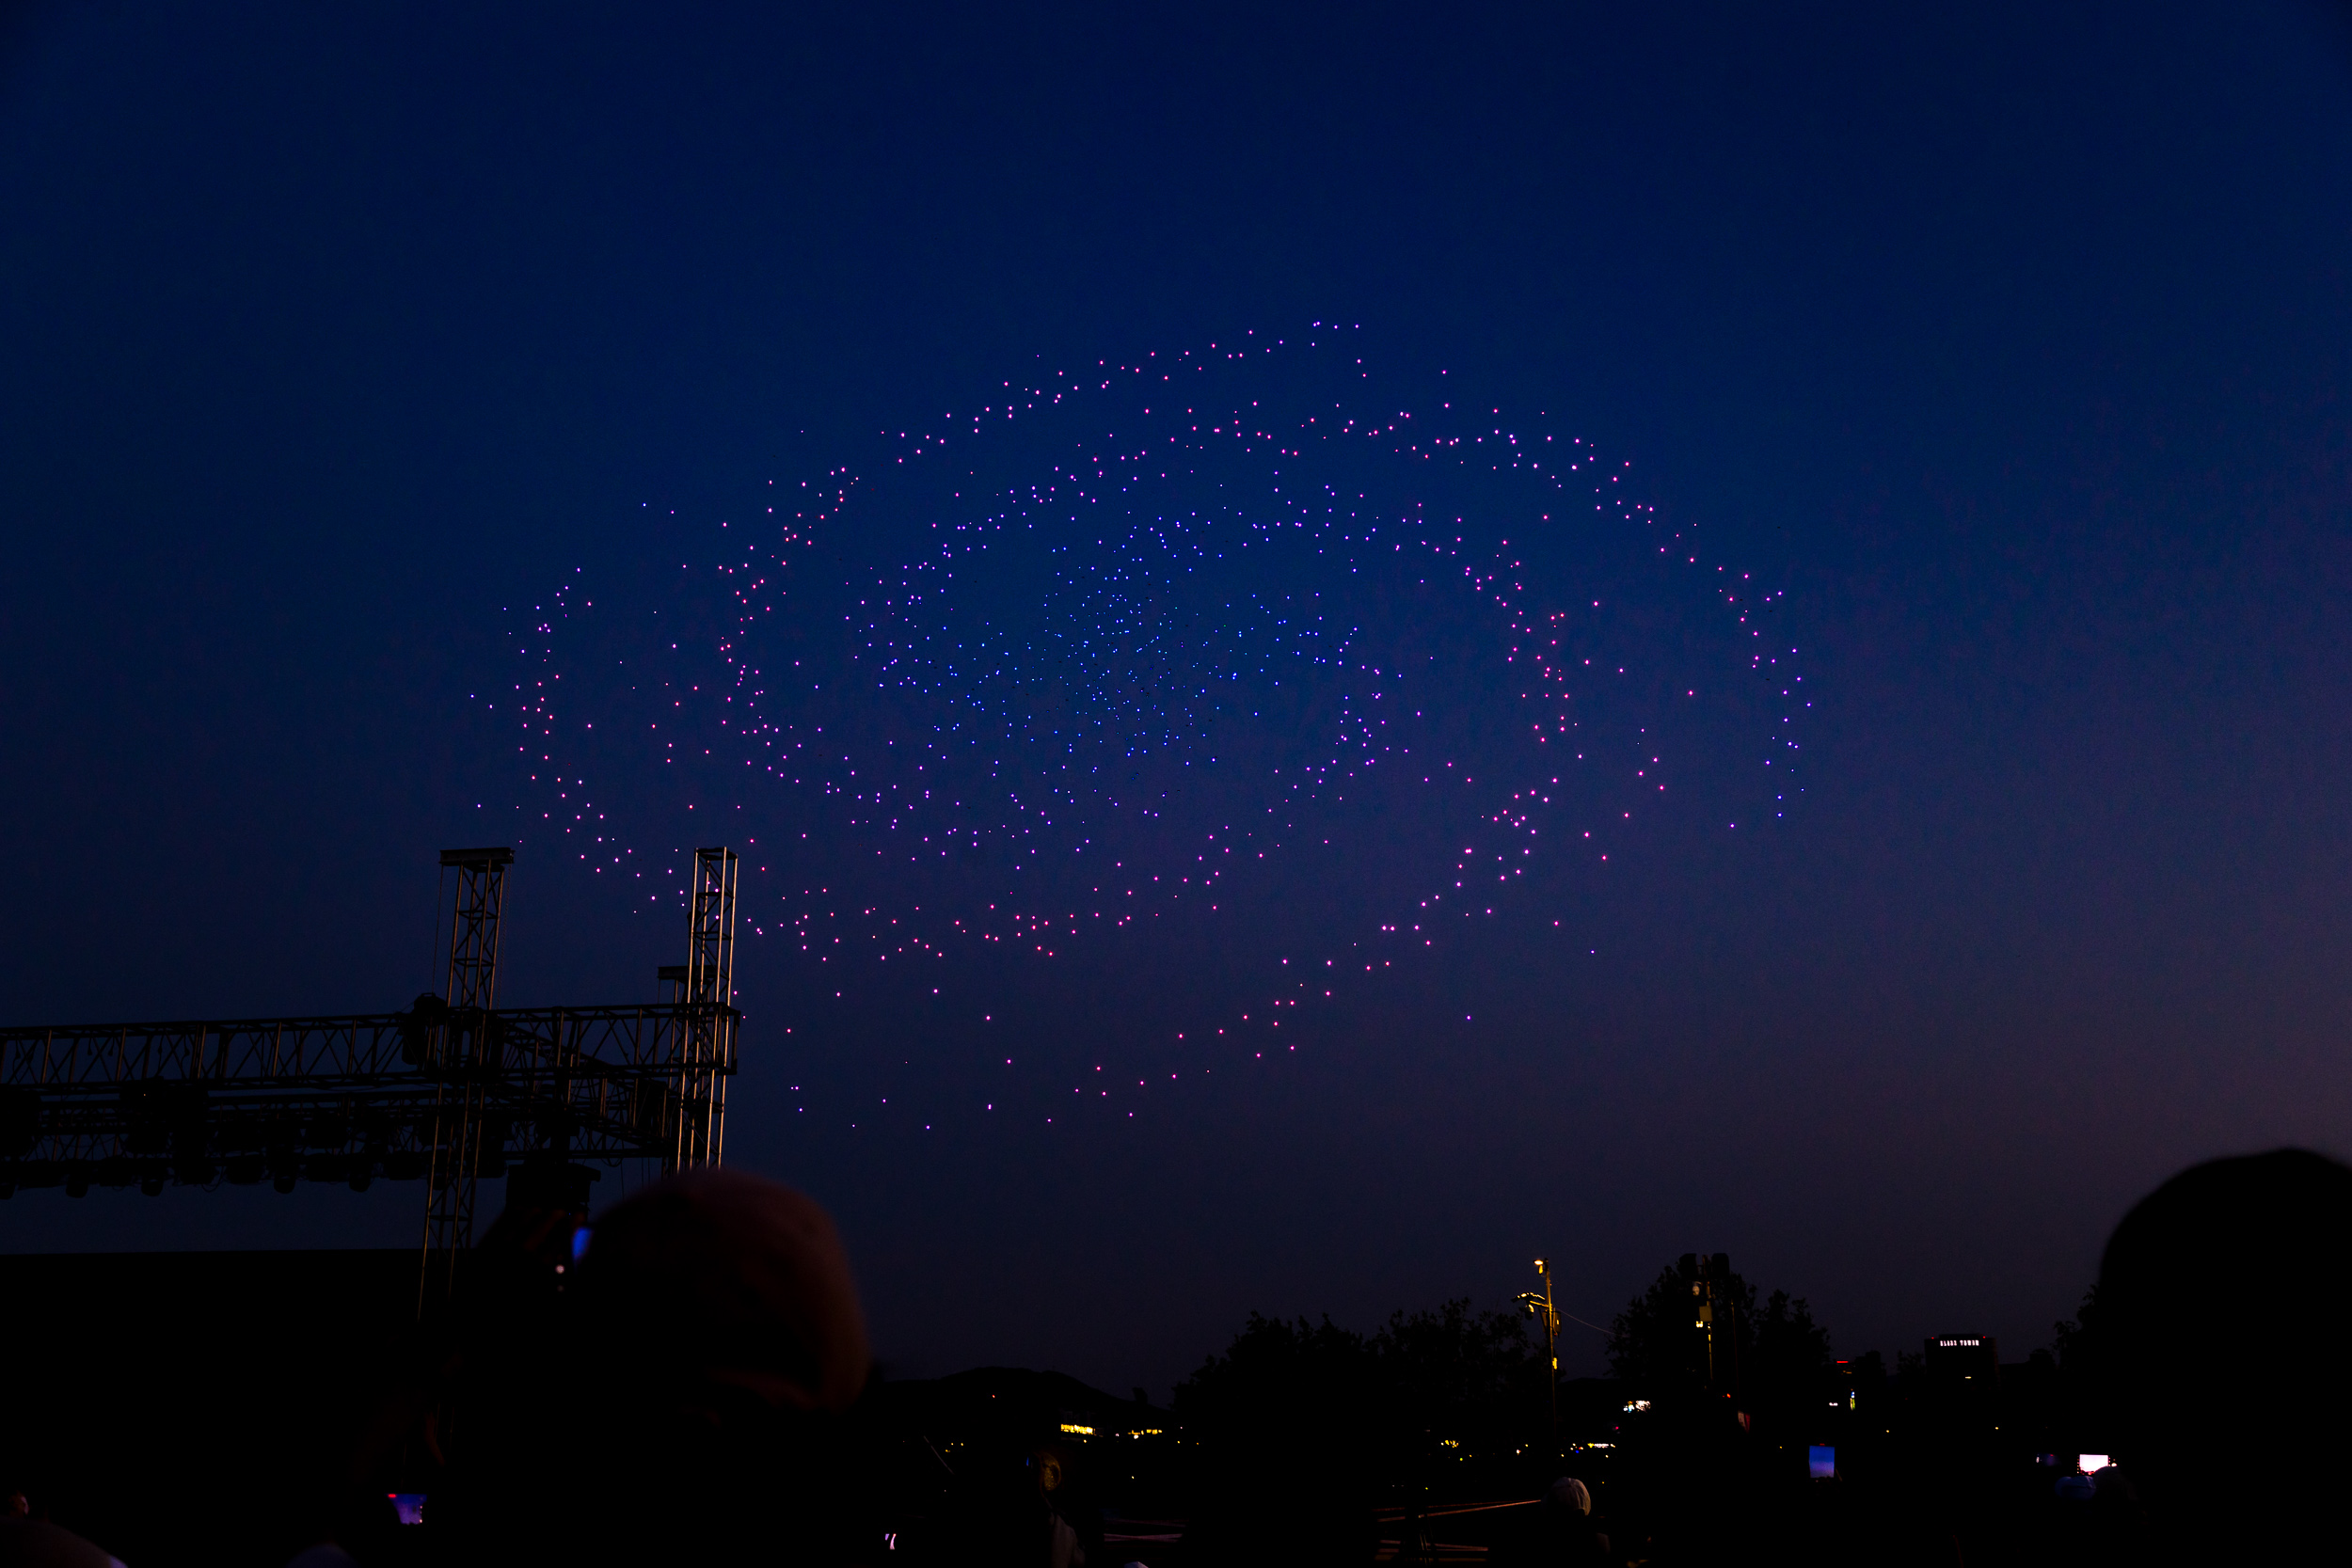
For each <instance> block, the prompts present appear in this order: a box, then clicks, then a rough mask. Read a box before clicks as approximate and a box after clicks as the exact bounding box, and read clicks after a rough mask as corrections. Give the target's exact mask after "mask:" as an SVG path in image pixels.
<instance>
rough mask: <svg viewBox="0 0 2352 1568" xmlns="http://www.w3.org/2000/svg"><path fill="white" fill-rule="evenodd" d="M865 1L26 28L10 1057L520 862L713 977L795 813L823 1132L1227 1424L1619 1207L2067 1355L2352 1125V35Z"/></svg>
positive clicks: (81, 1240) (566, 962) (6, 369)
mask: <svg viewBox="0 0 2352 1568" xmlns="http://www.w3.org/2000/svg"><path fill="white" fill-rule="evenodd" d="M850 9H854V8H826V9H816V8H812V9H810V10H808V11H807V12H805V13H804V14H802V15H798V16H794V17H790V18H776V17H771V16H763V15H760V14H757V13H755V12H754V11H753V10H752V9H751V8H746V9H745V10H744V11H743V12H741V13H734V12H729V11H724V10H719V9H704V10H690V9H689V8H683V7H665V8H658V11H659V14H658V15H657V14H656V12H655V11H654V10H648V11H644V12H642V13H638V14H629V13H623V12H619V11H611V12H607V11H598V10H593V9H591V8H582V7H578V6H566V7H560V8H558V7H548V8H543V9H539V10H535V11H534V10H530V9H526V8H520V7H516V8H506V9H505V10H503V11H502V12H501V14H500V15H499V16H498V17H496V18H485V17H484V16H482V15H478V14H475V12H474V11H473V10H472V9H470V8H420V7H398V8H394V7H377V8H360V7H335V8H319V7H312V6H287V7H282V8H253V7H241V8H227V7H223V8H198V7H179V8H138V7H132V6H124V5H118V6H105V7H97V6H90V7H75V8H64V7H57V8H49V9H40V8H36V9H34V10H31V11H29V12H25V11H16V12H11V13H10V19H9V20H8V23H7V24H6V27H5V29H4V30H0V211H5V213H6V214H7V218H6V221H5V222H4V223H0V520H4V522H5V529H6V539H7V543H8V550H7V555H6V558H5V559H6V566H5V569H0V626H4V627H5V632H6V639H7V650H8V662H7V678H6V680H5V681H0V726H5V728H4V729H0V735H4V736H5V751H4V752H0V754H4V755H5V758H6V767H5V768H0V824H5V827H0V833H4V834H5V836H6V846H7V851H8V866H9V867H10V878H11V883H12V886H13V890H14V894H13V896H12V897H10V898H9V899H8V900H7V902H6V906H5V913H0V922H4V923H5V926H4V927H0V951H5V952H6V954H7V955H8V958H7V960H6V962H5V963H0V1016H5V1018H6V1019H7V1020H8V1022H25V1023H31V1022H85V1021H98V1020H103V1019H143V1018H182V1017H194V1016H202V1015H211V1016H215V1017H218V1016H231V1017H235V1016H255V1015H266V1014H273V1013H291V1012H298V1011H309V1010H316V1011H361V1010H378V1009H389V1008H391V1007H394V1006H402V1005H404V1004H405V1002H406V1001H407V1000H408V999H409V998H410V997H411V996H413V995H414V994H415V993H417V992H418V991H419V990H423V989H425V988H426V987H427V986H428V985H430V984H431V983H433V981H434V980H435V978H436V973H435V966H434V964H433V961H432V960H433V958H434V953H433V937H434V928H435V923H436V908H435V899H436V889H437V875H438V873H437V866H436V852H437V850H439V849H440V848H442V847H447V846H456V845H471V844H500V843H511V844H514V845H515V846H516V863H515V867H514V870H513V873H512V878H511V882H510V890H511V891H510V895H509V906H508V925H507V928H506V947H505V967H504V971H503V977H502V979H501V988H500V995H501V1000H502V1001H505V1002H507V1003H510V1004H514V1005H532V1004H546V1003H556V1002H564V1001H577V1002H606V1001H633V1000H640V999H651V998H653V997H654V996H655V994H656V990H657V988H656V985H655V981H654V968H655V966H656V965H658V964H661V963H671V962H678V961H682V960H683V958H684V957H685V924H686V921H685V915H684V912H683V910H682V908H681V906H680V903H679V899H678V895H677V886H678V878H679V875H680V874H681V872H682V869H683V865H684V861H683V855H684V853H685V851H687V850H689V849H691V847H693V846H695V845H698V844H707V843H713V842H720V843H726V844H730V845H732V846H734V847H736V848H737V849H738V850H739V852H740V853H741V854H742V855H743V856H744V861H743V883H742V887H743V892H742V915H741V931H742V934H741V936H740V939H739V949H738V958H737V987H738V998H739V1002H740V1003H741V1005H742V1006H743V1007H744V1008H745V1009H746V1012H747V1015H748V1017H747V1021H746V1022H745V1024H744V1030H743V1070H742V1074H741V1076H740V1077H739V1079H738V1081H737V1082H736V1085H735V1086H734V1089H733V1093H732V1098H731V1101H730V1110H731V1113H732V1114H731V1115H730V1117H729V1125H728V1141H727V1155H728V1162H729V1164H742V1165H745V1166H747V1167H749V1168H752V1169H755V1170H759V1171H762V1172H766V1173H769V1174H771V1175H774V1176H776V1177H778V1178H780V1179H782V1180H787V1181H789V1182H792V1183H794V1184H796V1185H799V1186H801V1187H803V1188H805V1189H806V1190H808V1191H809V1192H810V1193H812V1194H814V1195H815V1196H817V1197H818V1198H819V1199H820V1200H821V1201H823V1202H824V1203H825V1204H826V1205H828V1206H829V1207H830V1208H831V1209H832V1211H833V1212H834V1214H835V1215H836V1217H837V1218H838V1219H839V1221H840V1223H841V1225H842V1227H843V1229H844V1231H845V1234H846V1236H847V1239H848V1241H849V1244H850V1251H851V1255H852V1258H853V1259H854V1260H855V1262H856V1264H857V1266H858V1268H859V1271H860V1275H861V1278H862V1281H863V1286H864V1290H865V1292H866V1302H867V1307H868V1311H869V1314H870V1316H871V1318H872V1320H873V1323H874V1326H875V1333H876V1338H877V1343H878V1347H879V1349H880V1351H881V1353H882V1355H883V1356H884V1358H885V1361H886V1363H887V1364H888V1365H889V1366H890V1367H892V1368H894V1369H895V1370H900V1371H903V1372H910V1373H930V1372H939V1371H946V1370H954V1369H956V1368H959V1367H962V1366H968V1365H973V1364H977V1363H1006V1364H1016V1365H1034V1366H1053V1367H1057V1368H1060V1369H1062V1370H1068V1371H1072V1372H1074V1373H1076V1374H1078V1375H1080V1376H1083V1377H1086V1378H1089V1380H1092V1381H1095V1382H1097V1383H1099V1384H1101V1385H1103V1386H1108V1387H1111V1388H1115V1389H1119V1390H1121V1391H1123V1390H1124V1389H1126V1388H1127V1387H1129V1386H1132V1385H1136V1384H1142V1385H1146V1386H1149V1387H1151V1388H1152V1390H1153V1392H1154V1393H1155V1394H1161V1395H1164V1394H1165V1392H1166V1390H1167V1388H1168V1384H1169V1383H1170V1382H1171V1381H1172V1380H1173V1379H1174V1378H1176V1377H1178V1376H1181V1375H1182V1374H1183V1373H1184V1371H1185V1370H1188V1369H1189V1368H1190V1367H1191V1366H1192V1365H1194V1364H1196V1363H1197V1362H1198V1360H1199V1359H1200V1356H1201V1355H1202V1354H1204V1353H1206V1352H1207V1351H1208V1350H1210V1349H1211V1348H1213V1347H1215V1346H1216V1345H1218V1344H1220V1343H1221V1342H1222V1340H1223V1339H1224V1338H1226V1337H1227V1336H1229V1335H1230V1334H1231V1332H1232V1329H1233V1328H1234V1327H1236V1326H1237V1325H1238V1323H1239V1322H1240V1320H1241V1319H1242V1318H1243V1317H1244V1316H1245V1315H1246V1314H1247V1313H1248V1311H1250V1310H1251V1309H1253V1308H1255V1309H1261V1310H1264V1311H1268V1312H1283V1313H1292V1312H1307V1313H1319V1312H1324V1311H1328V1312H1330V1313H1332V1314H1333V1315H1334V1316H1335V1317H1337V1318H1339V1319H1340V1320H1341V1321H1343V1322H1345V1323H1352V1324H1355V1325H1359V1326H1361V1325H1364V1324H1365V1323H1368V1321H1369V1320H1370V1319H1372V1318H1373V1317H1374V1316H1375V1315H1385V1314H1386V1313H1387V1312H1388V1311H1389V1310H1391V1308H1394V1307H1400V1306H1423V1305H1431V1304H1434V1303H1436V1302H1438V1301H1439V1300H1441V1299H1443V1298H1445V1297H1448V1296H1454V1295H1463V1294H1467V1295H1470V1296H1471V1297H1473V1298H1475V1299H1476V1300H1478V1301H1479V1302H1480V1303H1482V1304H1490V1303H1496V1302H1500V1301H1502V1299H1503V1298H1505V1297H1506V1296H1507V1294H1508V1293H1509V1292H1511V1291H1518V1290H1522V1289H1526V1288H1529V1287H1530V1286H1531V1285H1532V1284H1533V1283H1534V1276H1533V1273H1532V1270H1530V1269H1529V1268H1528V1267H1527V1260H1528V1259H1532V1258H1534V1257H1535V1256H1536V1255H1538V1254H1539V1253H1540V1254H1543V1255H1545V1256H1547V1257H1549V1258H1552V1259H1557V1260H1558V1269H1559V1283H1560V1287H1561V1289H1562V1291H1563V1292H1564V1299H1563V1306H1564V1307H1565V1308H1566V1309H1567V1310H1568V1311H1570V1312H1573V1313H1576V1314H1578V1315H1580V1316H1582V1317H1585V1318H1589V1319H1592V1320H1593V1321H1595V1322H1601V1323H1605V1322H1606V1320H1607V1318H1608V1316H1609V1314H1610V1313H1611V1312H1613V1310H1614V1309H1615V1308H1616V1307H1618V1306H1620V1305H1622V1304H1623V1302H1624V1301H1625V1300H1626V1298H1627V1297H1628V1296H1629V1295H1630V1294H1632V1293H1634V1292H1635V1291H1637V1290H1639V1289H1640V1288H1641V1287H1642V1286H1643V1285H1644V1284H1645V1283H1646V1281H1647V1279H1648V1278H1649V1276H1650V1275H1653V1274H1654V1273H1655V1272H1656V1270H1657V1269H1658V1267H1659V1266H1660V1265H1661V1263H1664V1262H1666V1261H1668V1260H1670V1259H1672V1258H1674V1257H1675V1256H1677V1255H1678V1254H1680V1253H1683V1252H1686V1251H1692V1250H1698V1251H1728V1252H1730V1253H1731V1254H1732V1256H1733V1258H1734V1259H1735V1262H1736V1263H1737V1264H1738V1265H1739V1266H1740V1269H1741V1271H1742V1272H1743V1273H1744V1274H1746V1275H1748V1276H1749V1277H1750V1278H1751V1279H1753V1280H1755V1281H1756V1282H1758V1283H1760V1284H1762V1285H1763V1286H1765V1287H1766V1288H1768V1289H1769V1288H1771V1287H1772V1286H1785V1287H1787V1288H1788V1289H1789V1290H1791V1291H1795V1292H1797V1293H1800V1294H1804V1295H1806V1296H1808V1297H1809V1298H1810V1299H1811V1301H1812V1303H1813V1306H1814V1307H1815V1309H1816V1311H1817V1313H1818V1314H1819V1315H1820V1317H1821V1318H1822V1319H1823V1320H1824V1321H1825V1322H1826V1323H1828V1324H1829V1326H1830V1328H1831V1330H1832V1333H1833V1336H1834V1338H1835V1341H1836V1347H1837V1349H1838V1352H1839V1354H1851V1353H1857V1352H1861V1351H1864V1350H1868V1349H1873V1348H1876V1349H1880V1350H1883V1351H1885V1352H1887V1353H1888V1354H1892V1353H1893V1352H1895V1351H1897V1350H1899V1349H1903V1348H1915V1346H1916V1344H1917V1341H1918V1338H1919V1337H1920V1336H1922V1335H1925V1334H1930V1333H1936V1332H1952V1331H1967V1332H1989V1333H1993V1334H1996V1335H1998V1336H1999V1337H2000V1339H2001V1341H2002V1347H2003V1352H2004V1354H2005V1355H2008V1356H2009V1357H2010V1358H2011V1359H2014V1358H2016V1357H2017V1356H2019V1355H2022V1354H2023V1353H2024V1352H2025V1351H2026V1350H2028V1349H2030V1348H2031V1347H2033V1346H2035V1345H2037V1344H2041V1343H2044V1342H2046V1340H2047V1338H2048V1334H2049V1326H2050V1323H2051V1321H2052V1320H2053V1319H2055V1318H2058V1317H2059V1316H2062V1315H2067V1314H2070V1313H2071V1312H2072V1310H2073V1309H2074V1305H2075V1303H2076V1301H2077V1300H2078V1298H2079V1296H2080V1293H2081V1291H2082V1289H2083V1287H2084V1286H2085V1285H2086V1284H2087V1283H2088V1282H2089V1280H2090V1277H2091V1275H2092V1273H2093V1272H2094V1270H2095V1267H2096V1262H2097V1257H2098V1250H2099V1247H2100V1245H2101V1243H2102V1242H2103V1241H2104V1239H2105V1237H2106V1232H2107V1230H2108V1229H2109V1228H2110V1227H2112V1225H2113V1224H2114V1222H2115V1220H2116V1219H2117V1218H2118V1217H2119V1216H2120V1215H2121V1214H2122V1212H2123V1210H2124V1209H2125V1208H2126V1207H2127V1206H2128V1205H2129V1204H2130V1202H2131V1201H2132V1200H2133V1199H2134V1198H2135V1197H2136V1196H2138V1195H2139V1194H2141V1193H2142V1192H2144V1191H2146V1190H2147V1189H2148V1188H2149V1187H2151V1186H2153V1184H2154V1183H2155V1182H2156V1181H2157V1180H2160V1179H2161V1178H2162V1177H2164V1176H2165V1175H2167V1174H2169V1172H2171V1171H2173V1170H2175V1169H2177V1168H2179V1167H2180V1166H2182V1165H2184V1164H2187V1163H2189V1162H2191V1161H2194V1160H2197V1159H2200V1158H2203V1157H2207V1156H2211V1155H2215V1154H2220V1153H2225V1152H2233V1151H2240V1150H2247V1149H2252V1148H2265V1147H2269V1146H2274V1145H2277V1144H2280V1143H2298V1144H2304V1145H2308V1146H2312V1147H2316V1148H2323V1149H2327V1150H2329V1151H2331V1152H2336V1153H2338V1154H2343V1153H2344V1152H2346V1151H2347V1150H2352V1137H2348V1136H2347V1128H2348V1127H2352V1122H2347V1117H2352V1080H2347V1078H2346V1076H2345V1074H2344V1036H2345V1030H2346V1027H2347V1024H2352V1017H2348V1016H2347V1015H2348V1014H2352V992H2348V990H2347V976H2352V968H2348V967H2347V965H2346V963H2345V961H2344V950H2345V944H2346V942H2348V941H2352V897H2348V895H2347V887H2348V886H2352V822H2347V818H2346V815H2345V812H2344V803H2343V801H2344V786H2343V783H2342V781H2343V780H2344V778H2345V777H2347V776H2348V775H2352V744H2348V743H2347V736H2346V733H2345V719H2346V714H2347V706H2346V704H2347V697H2352V648H2348V647H2347V643H2346V635H2345V633H2346V627H2345V617H2344V602H2345V594H2346V590H2347V588H2348V587H2352V550H2348V549H2347V545H2348V544H2352V540H2348V539H2347V522H2348V518H2347V504H2348V503H2352V441H2348V440H2347V435H2348V434H2352V433H2348V431H2347V415H2348V414H2352V409H2348V408H2347V405H2346V402H2345V398H2344V388H2345V387H2346V386H2347V379H2346V378H2347V372H2352V277H2347V270H2346V268H2347V259H2348V258H2352V249H2348V248H2347V244H2348V241H2352V24H2347V21H2346V18H2345V15H2344V13H2343V12H2341V11H2339V10H2334V9H2325V8H2318V7H2315V6H2294V5H2288V6H2275V7H2267V8H2236V9H2231V10H2229V11H2227V12H2226V13H2225V12H2223V11H2221V10H2218V9H2213V10H2207V9H2202V8H2200V9H2194V10H2192V9H2188V8H2177V9H2168V8H2159V7H2152V6H2146V5H2134V6H2128V7H2126V6H2117V7H2112V8H2105V9H2094V8H2053V7H2050V6H2047V5H2036V6H2030V7H2017V8H2009V9H2006V10H2003V9H1998V8H1991V7H1986V6H1968V7H1961V8H1949V9H1947V10H1946V11H1944V12H1942V13H1939V14H1930V13H1929V12H1926V11H1924V10H1908V9H1907V10H1905V11H1904V12H1903V14H1902V15H1900V16H1889V15H1887V14H1884V13H1883V11H1882V10H1881V9H1880V8H1854V9H1851V10H1838V9H1833V8H1783V9H1780V10H1778V11H1776V12H1774V13H1772V14H1770V15H1767V14H1763V13H1759V12H1757V11H1756V10H1755V9H1754V8H1729V7H1726V8H1719V9H1708V8H1696V7H1686V8H1675V9H1673V10H1671V11H1667V10H1664V9H1661V8H1641V9H1642V10H1643V12H1644V14H1642V15H1640V16H1629V15H1628V14H1625V13H1626V12H1627V11H1628V10H1629V8H1594V9H1592V10H1590V11H1588V12H1582V13H1577V12H1571V11H1568V10H1565V9H1560V8H1531V9H1528V10H1526V11H1524V12H1519V13H1512V12H1507V11H1504V10H1502V9H1487V10H1484V11H1481V12H1479V13H1478V14H1477V15H1474V16H1464V15H1457V14H1450V13H1447V12H1444V11H1440V10H1423V9H1408V8H1384V9H1365V8H1330V9H1327V10H1313V9H1309V8H1279V10H1272V9H1269V8H1262V7H1251V8H1228V9H1224V10H1215V9H1204V8H1198V7H1190V8H1170V9H1166V10H1160V11H1143V10H1138V9H1133V8H1113V9H1112V10H1111V11H1108V12H1105V11H1102V10H1084V11H1081V10H1078V9H1074V8H1073V9H1071V10H1068V11H1046V10H1025V11H1018V12H1014V11H1003V12H1001V13H996V8H977V9H975V8H958V9H953V10H950V9H947V8H941V9H938V10H936V11H928V12H926V11H916V10H903V11H898V12H893V13H889V14H887V15H882V16H864V15H860V16H855V17H851V16H849V15H847V14H844V13H846V12H847V11H848V10H850ZM992 13H995V14H992ZM1604 857H1605V858H1604ZM630 1179H632V1173H629V1172H622V1171H615V1172H611V1173H609V1174H608V1175H607V1177H606V1179H605V1180H604V1182H603V1183H602V1184H601V1185H600V1187H599V1200H600V1201H601V1200H603V1199H605V1198H609V1197H610V1196H613V1195H614V1194H616V1193H617V1192H618V1191H619V1190H620V1189H621V1188H622V1186H623V1185H624V1183H625V1181H626V1180H630ZM421 1207H422V1195H421V1188H420V1187H419V1186H417V1185H414V1184H409V1185H394V1184H389V1183H388V1184H380V1185H378V1186H377V1187H376V1188H375V1189H374V1190H373V1191H372V1192H371V1193H369V1194H367V1195H365V1196H357V1195H353V1194H351V1193H348V1192H346V1191H344V1190H342V1188H340V1187H320V1188H311V1187H306V1188H304V1189H303V1190H301V1191H299V1192H298V1193H296V1194H295V1195H294V1196H286V1197H280V1196H277V1195H276V1194H274V1193H271V1192H269V1191H268V1190H266V1189H254V1190H230V1189H223V1190H221V1191H217V1192H214V1193H209V1194H207V1193H202V1192H198V1191H192V1190H188V1189H172V1190H169V1191H168V1192H167V1194H166V1195H165V1196H163V1197H161V1198H157V1199H150V1198H145V1197H142V1196H139V1195H138V1194H137V1193H136V1192H135V1190H128V1191H119V1192H108V1191H104V1190H100V1191H98V1192H94V1193H92V1194H91V1196H88V1197H87V1198H86V1199H82V1200H79V1201H74V1200H69V1199H67V1198H66V1197H65V1196H63V1194H62V1193H61V1192H58V1191H54V1190H53V1191H41V1192H26V1193H22V1194H19V1195H18V1196H17V1197H15V1198H13V1199H11V1200H9V1201H8V1203H7V1204H6V1205H5V1206H0V1247H5V1248H7V1249H10V1250H20V1251H40V1250H56V1249H73V1248H135V1247H228V1246H322V1245H405V1244H409V1243H412V1242H413V1241H414V1239H415V1237H416V1235H417V1233H418V1230H419V1227H420V1224H421ZM1566 1332H1567V1333H1568V1335H1570V1336H1571V1338H1567V1339H1565V1341H1564V1345H1563V1354H1564V1358H1565V1363H1566V1365H1567V1367H1568V1369H1569V1370H1572V1371H1578V1372H1584V1371H1592V1370H1597V1369H1598V1367H1599V1366H1600V1363H1601V1352H1602V1340H1601V1338H1600V1336H1599V1335H1597V1334H1596V1333H1593V1332H1591V1331H1589V1330H1587V1329H1582V1328H1579V1327H1576V1326H1574V1325H1571V1326H1570V1327H1569V1328H1568V1329H1567V1331H1566Z"/></svg>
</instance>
